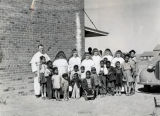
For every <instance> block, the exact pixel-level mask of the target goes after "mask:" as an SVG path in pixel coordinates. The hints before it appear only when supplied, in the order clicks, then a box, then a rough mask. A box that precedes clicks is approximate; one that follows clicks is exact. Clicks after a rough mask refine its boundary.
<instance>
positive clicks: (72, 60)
mask: <svg viewBox="0 0 160 116" xmlns="http://www.w3.org/2000/svg"><path fill="white" fill-rule="evenodd" d="M68 64H69V66H68V67H69V71H73V67H74V65H78V66H79V68H80V66H81V58H80V57H71V58H70V59H69V62H68Z"/></svg>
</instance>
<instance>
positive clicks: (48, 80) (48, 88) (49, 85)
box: [46, 76, 53, 99]
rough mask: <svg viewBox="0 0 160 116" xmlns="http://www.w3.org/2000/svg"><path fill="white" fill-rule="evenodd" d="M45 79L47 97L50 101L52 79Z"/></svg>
mask: <svg viewBox="0 0 160 116" xmlns="http://www.w3.org/2000/svg"><path fill="white" fill-rule="evenodd" d="M46 78H47V97H48V98H49V99H52V97H53V96H52V95H53V91H52V88H53V87H52V79H51V78H52V77H51V76H48V77H46Z"/></svg>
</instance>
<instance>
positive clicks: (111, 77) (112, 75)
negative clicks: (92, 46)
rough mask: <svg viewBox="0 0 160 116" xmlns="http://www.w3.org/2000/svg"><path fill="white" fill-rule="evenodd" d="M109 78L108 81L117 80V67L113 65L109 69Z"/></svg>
mask: <svg viewBox="0 0 160 116" xmlns="http://www.w3.org/2000/svg"><path fill="white" fill-rule="evenodd" d="M107 80H108V81H115V80H116V71H115V68H114V67H112V66H111V67H110V68H109V69H108V74H107Z"/></svg>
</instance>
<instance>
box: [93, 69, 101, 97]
mask: <svg viewBox="0 0 160 116" xmlns="http://www.w3.org/2000/svg"><path fill="white" fill-rule="evenodd" d="M91 78H93V80H94V85H95V96H96V97H97V96H98V94H99V88H100V86H101V85H100V79H99V77H98V75H97V72H96V68H95V67H92V68H91Z"/></svg>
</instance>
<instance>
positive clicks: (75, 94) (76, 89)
mask: <svg viewBox="0 0 160 116" xmlns="http://www.w3.org/2000/svg"><path fill="white" fill-rule="evenodd" d="M71 84H72V88H73V91H72V98H80V86H81V80H80V78H79V74H78V73H74V75H73V79H72V80H71Z"/></svg>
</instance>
